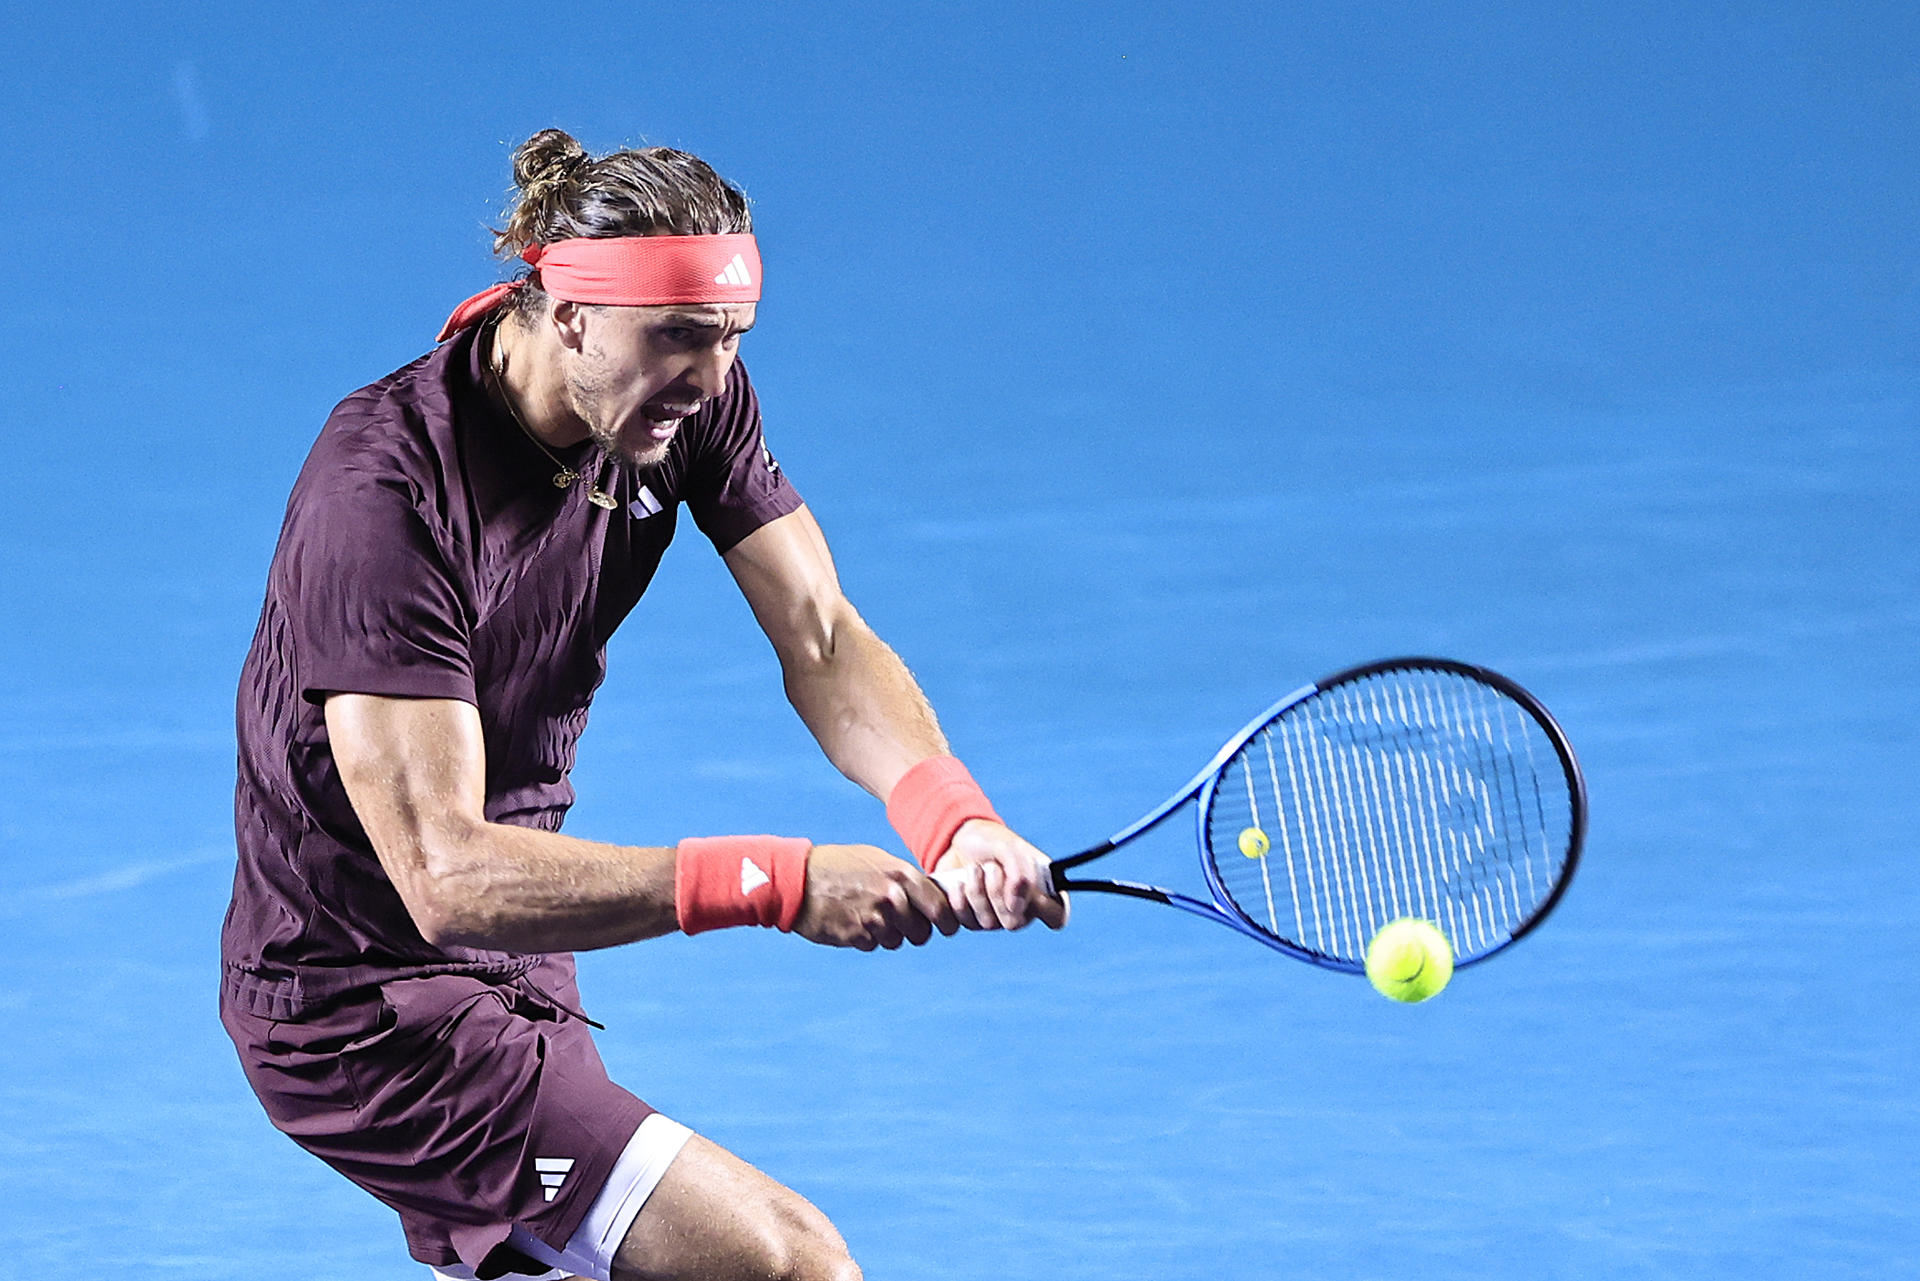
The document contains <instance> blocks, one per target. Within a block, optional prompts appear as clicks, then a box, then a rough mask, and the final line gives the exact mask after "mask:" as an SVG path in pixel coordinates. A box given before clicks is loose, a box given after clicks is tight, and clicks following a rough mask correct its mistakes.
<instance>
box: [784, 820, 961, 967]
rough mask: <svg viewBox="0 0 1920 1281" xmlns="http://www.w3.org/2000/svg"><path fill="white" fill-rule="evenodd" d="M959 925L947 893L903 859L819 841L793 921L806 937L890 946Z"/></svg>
mask: <svg viewBox="0 0 1920 1281" xmlns="http://www.w3.org/2000/svg"><path fill="white" fill-rule="evenodd" d="M959 928H960V921H959V918H958V917H956V916H955V915H954V914H953V908H952V907H951V906H949V905H948V903H947V895H946V892H945V891H944V890H942V889H941V888H940V887H939V886H938V885H936V884H934V883H933V881H932V879H931V878H929V877H928V876H927V875H926V874H925V873H923V872H922V871H921V870H920V869H919V868H917V867H915V866H914V865H913V864H912V863H909V862H907V861H906V860H904V859H898V858H895V857H894V856H893V855H891V854H889V853H887V852H886V851H885V850H883V849H879V848H877V847H876V846H872V845H816V846H814V847H813V853H812V854H811V855H809V856H808V859H807V893H806V897H805V898H803V899H802V900H801V901H800V916H799V918H798V919H797V920H795V921H794V923H793V932H794V933H795V934H798V935H800V937H802V938H804V939H807V940H809V941H811V942H814V943H824V944H826V945H828V946H829V947H857V948H859V949H860V950H861V951H862V952H871V951H873V949H875V948H877V947H883V948H886V949H888V950H889V951H891V950H892V949H894V948H897V947H899V946H900V945H901V944H902V943H911V944H913V945H914V946H915V947H918V946H920V945H921V944H922V943H925V942H926V941H927V940H928V939H930V938H932V937H933V932H934V931H935V930H939V931H940V932H941V933H942V934H952V933H953V932H954V931H956V930H958V929H959Z"/></svg>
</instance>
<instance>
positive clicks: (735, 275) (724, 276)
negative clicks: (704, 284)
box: [713, 254, 753, 285]
mask: <svg viewBox="0 0 1920 1281" xmlns="http://www.w3.org/2000/svg"><path fill="white" fill-rule="evenodd" d="M713 283H714V284H716V285H750V284H752V283H753V273H752V272H750V271H748V270H747V260H746V259H745V258H742V257H741V256H740V255H739V254H735V255H734V256H733V261H732V262H730V263H728V264H727V269H726V270H725V271H723V272H721V273H720V274H719V275H717V276H715V277H714V278H713Z"/></svg>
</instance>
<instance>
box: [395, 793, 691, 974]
mask: <svg viewBox="0 0 1920 1281" xmlns="http://www.w3.org/2000/svg"><path fill="white" fill-rule="evenodd" d="M411 861H412V862H413V864H414V867H415V869H416V870H415V872H414V874H413V875H411V876H408V877H406V878H405V879H406V881H407V884H405V885H404V886H402V897H403V898H404V899H405V900H406V902H407V907H408V910H409V911H410V912H411V913H412V915H413V918H414V923H415V924H416V925H418V926H419V928H420V931H421V933H422V934H423V935H424V936H426V938H427V940H428V941H429V942H431V943H433V944H435V945H436V946H443V945H447V944H455V945H459V946H463V947H485V948H499V949H503V950H506V951H511V952H575V951H586V950H588V949H592V948H600V947H613V946H615V945H617V944H621V943H631V942H634V941H636V940H639V939H646V938H656V937H658V936H660V935H662V934H670V933H672V932H673V931H674V930H676V929H677V928H678V921H677V919H676V917H675V912H674V851H673V850H671V849H660V848H644V847H640V848H636V847H631V846H619V845H605V844H601V843H599V842H597V841H583V840H579V839H577V838H575V837H571V836H562V835H560V834H559V833H556V832H544V831H539V830H536V829H532V828H524V827H512V826H508V825H506V824H501V823H474V824H471V825H467V826H465V827H463V828H456V829H453V830H443V831H438V832H433V833H429V834H423V839H422V840H421V842H420V846H419V848H418V850H417V852H416V857H415V858H414V859H413V860H411Z"/></svg>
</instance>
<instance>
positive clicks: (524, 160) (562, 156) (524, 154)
mask: <svg viewBox="0 0 1920 1281" xmlns="http://www.w3.org/2000/svg"><path fill="white" fill-rule="evenodd" d="M588 159H589V157H588V155H587V149H586V148H585V147H583V146H581V145H580V143H579V141H578V140H577V139H576V138H574V136H573V135H572V134H570V133H568V132H567V131H566V130H564V129H542V130H541V131H540V132H539V133H536V134H535V135H533V137H531V138H529V139H527V140H526V141H525V142H523V143H521V144H520V146H519V147H518V148H517V149H516V150H515V151H514V153H513V185H514V186H516V187H518V188H520V190H522V191H527V190H529V189H531V188H535V187H543V186H547V185H549V184H551V183H556V182H560V181H562V180H563V179H565V178H566V176H567V175H568V174H569V173H571V172H572V171H573V170H574V169H575V168H576V167H578V166H579V165H580V164H582V163H583V162H584V161H586V160H588Z"/></svg>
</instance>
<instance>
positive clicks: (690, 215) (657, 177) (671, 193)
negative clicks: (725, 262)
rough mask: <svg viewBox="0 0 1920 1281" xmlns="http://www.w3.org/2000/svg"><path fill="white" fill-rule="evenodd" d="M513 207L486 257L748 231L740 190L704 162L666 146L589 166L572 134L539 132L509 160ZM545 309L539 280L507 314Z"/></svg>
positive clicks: (749, 219) (536, 277) (517, 296)
mask: <svg viewBox="0 0 1920 1281" xmlns="http://www.w3.org/2000/svg"><path fill="white" fill-rule="evenodd" d="M513 186H514V193H515V195H514V201H513V204H512V205H511V206H510V207H509V208H508V210H507V225H506V227H505V228H504V229H496V230H495V231H494V234H493V251H494V252H495V253H496V254H499V255H500V256H501V257H502V258H517V257H518V256H519V255H520V251H521V250H523V249H525V248H526V247H527V246H528V245H548V244H552V243H553V242H554V241H556V240H571V239H574V238H575V237H587V238H594V237H609V236H717V235H726V234H729V233H734V232H750V231H752V230H753V215H752V214H751V213H750V212H749V211H748V208H747V198H746V196H745V194H744V193H742V192H741V190H740V189H739V188H738V187H736V186H734V185H733V184H732V183H730V182H728V181H727V180H726V179H725V178H722V177H721V176H720V175H719V174H717V173H715V172H714V171H713V167H712V166H711V165H709V164H707V162H706V161H704V160H702V159H700V157H698V156H695V155H690V154H688V153H687V152H684V151H676V150H674V149H673V148H672V147H641V148H639V149H637V150H621V151H611V152H608V153H607V154H606V155H604V156H601V157H600V158H599V159H597V160H596V159H595V158H594V157H593V156H591V155H589V154H587V149H586V148H585V147H583V146H581V145H580V143H579V142H578V141H577V140H575V138H574V137H573V135H572V134H569V133H567V132H566V131H565V130H561V129H542V130H541V131H540V132H539V133H536V134H534V135H533V137H531V138H529V139H527V140H526V141H525V142H523V143H521V144H520V145H519V147H518V148H516V149H515V150H514V153H513ZM546 305H547V295H546V294H545V293H544V292H542V291H541V289H540V273H539V272H538V271H534V272H531V273H529V275H528V277H527V287H526V288H524V289H519V290H516V291H515V293H514V297H513V310H514V312H516V313H518V314H520V315H525V314H527V313H528V312H531V311H533V310H535V309H537V308H540V307H544V306H546Z"/></svg>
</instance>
